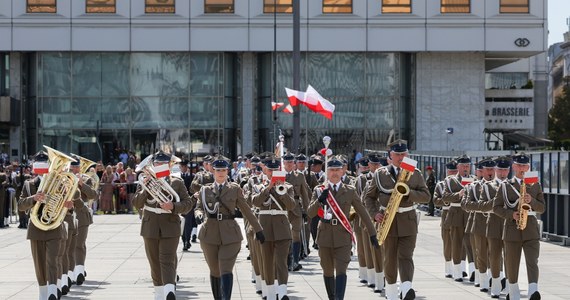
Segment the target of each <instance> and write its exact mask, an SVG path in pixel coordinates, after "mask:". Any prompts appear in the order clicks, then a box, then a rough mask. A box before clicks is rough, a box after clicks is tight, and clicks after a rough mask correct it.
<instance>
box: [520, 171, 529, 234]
mask: <svg viewBox="0 0 570 300" xmlns="http://www.w3.org/2000/svg"><path fill="white" fill-rule="evenodd" d="M520 194H521V196H520V198H519V207H518V212H519V219H518V220H517V229H518V230H524V229H525V228H526V222H527V220H528V212H529V210H530V205H529V204H528V203H525V202H524V198H525V196H526V183H524V180H522V182H521V190H520Z"/></svg>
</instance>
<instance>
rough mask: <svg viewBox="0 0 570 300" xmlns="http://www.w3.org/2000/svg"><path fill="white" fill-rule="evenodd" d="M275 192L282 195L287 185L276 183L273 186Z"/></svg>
mask: <svg viewBox="0 0 570 300" xmlns="http://www.w3.org/2000/svg"><path fill="white" fill-rule="evenodd" d="M275 192H276V193H277V194H278V195H279V196H283V195H285V194H287V187H286V186H285V185H284V184H280V185H276V186H275Z"/></svg>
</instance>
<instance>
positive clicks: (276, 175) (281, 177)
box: [271, 171, 287, 183]
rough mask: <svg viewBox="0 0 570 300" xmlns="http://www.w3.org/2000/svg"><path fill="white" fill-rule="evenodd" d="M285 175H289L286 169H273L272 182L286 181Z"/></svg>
mask: <svg viewBox="0 0 570 300" xmlns="http://www.w3.org/2000/svg"><path fill="white" fill-rule="evenodd" d="M285 177H287V172H285V171H273V174H272V175H271V182H272V183H275V182H277V181H281V182H285Z"/></svg>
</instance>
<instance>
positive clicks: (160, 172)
mask: <svg viewBox="0 0 570 300" xmlns="http://www.w3.org/2000/svg"><path fill="white" fill-rule="evenodd" d="M153 170H154V173H155V174H156V178H162V177H166V176H169V175H170V166H169V165H168V164H162V165H159V166H154V167H153Z"/></svg>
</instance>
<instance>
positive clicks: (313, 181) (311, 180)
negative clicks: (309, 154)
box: [301, 169, 319, 193]
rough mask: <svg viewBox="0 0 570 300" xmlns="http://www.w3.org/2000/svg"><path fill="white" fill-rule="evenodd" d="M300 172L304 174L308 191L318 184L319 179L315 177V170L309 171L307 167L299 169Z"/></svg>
mask: <svg viewBox="0 0 570 300" xmlns="http://www.w3.org/2000/svg"><path fill="white" fill-rule="evenodd" d="M301 174H303V176H305V181H306V182H307V184H308V185H309V193H311V192H312V191H313V189H314V188H315V187H316V186H317V185H319V180H318V179H317V175H316V174H315V172H312V171H309V170H308V169H307V170H303V171H301Z"/></svg>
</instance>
